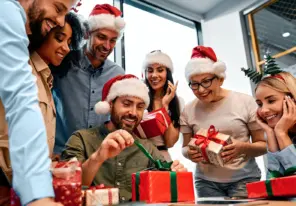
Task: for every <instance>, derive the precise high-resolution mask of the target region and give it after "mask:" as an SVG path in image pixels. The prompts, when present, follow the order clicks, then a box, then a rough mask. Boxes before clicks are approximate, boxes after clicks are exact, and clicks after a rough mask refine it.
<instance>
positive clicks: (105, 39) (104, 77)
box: [52, 4, 125, 154]
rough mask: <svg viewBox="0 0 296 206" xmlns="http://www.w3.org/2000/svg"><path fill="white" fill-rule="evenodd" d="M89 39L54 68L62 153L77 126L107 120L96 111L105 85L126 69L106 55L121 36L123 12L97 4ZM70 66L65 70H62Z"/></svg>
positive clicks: (57, 145)
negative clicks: (95, 106) (95, 108)
mask: <svg viewBox="0 0 296 206" xmlns="http://www.w3.org/2000/svg"><path fill="white" fill-rule="evenodd" d="M87 22H88V25H89V32H88V39H87V42H86V44H85V45H84V47H83V48H82V49H81V50H80V51H74V52H70V54H69V55H68V56H67V57H66V58H65V60H64V61H63V62H62V64H61V65H60V66H59V67H56V68H52V70H53V75H54V77H55V78H54V91H53V95H54V99H55V103H56V109H57V124H56V125H57V127H56V139H55V149H54V152H55V153H56V154H60V153H61V152H62V150H63V149H64V146H65V144H66V142H67V140H68V138H69V137H70V135H71V134H72V133H73V132H75V131H76V130H78V129H86V128H92V127H93V126H96V125H100V124H102V123H104V122H105V121H107V120H108V118H109V115H96V114H95V111H94V105H95V103H96V102H98V101H99V100H100V99H101V95H102V88H103V85H104V84H105V83H106V82H107V81H108V80H109V79H111V78H113V77H115V76H117V75H119V74H124V73H125V72H124V70H123V69H122V68H121V67H120V66H118V65H117V64H115V63H114V62H112V61H110V60H108V59H107V57H108V56H109V55H110V53H111V52H112V51H113V48H114V47H115V44H116V42H117V40H118V39H119V38H120V37H121V35H122V33H123V29H124V27H125V22H124V20H123V19H122V18H121V12H120V11H119V10H118V9H117V8H116V7H113V6H111V5H109V4H103V5H99V4H98V5H96V6H95V7H94V8H93V10H92V12H91V13H90V16H89V18H88V21H87ZM66 70H68V72H67V73H66V74H60V72H64V71H66Z"/></svg>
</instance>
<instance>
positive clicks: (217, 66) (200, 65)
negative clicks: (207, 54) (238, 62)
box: [185, 58, 226, 82]
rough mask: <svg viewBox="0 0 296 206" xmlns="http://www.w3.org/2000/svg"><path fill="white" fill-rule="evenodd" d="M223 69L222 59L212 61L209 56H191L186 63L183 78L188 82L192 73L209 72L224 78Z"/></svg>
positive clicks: (224, 67)
mask: <svg viewBox="0 0 296 206" xmlns="http://www.w3.org/2000/svg"><path fill="white" fill-rule="evenodd" d="M225 71H226V65H225V63H224V62H222V61H217V62H214V61H213V60H211V59H209V58H193V59H191V60H190V61H189V62H188V63H187V65H186V68H185V78H186V80H187V81H188V82H189V80H190V77H192V76H193V75H197V74H206V73H211V74H216V75H217V76H218V77H220V78H224V79H225V77H226V74H225Z"/></svg>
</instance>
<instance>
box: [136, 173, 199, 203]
mask: <svg viewBox="0 0 296 206" xmlns="http://www.w3.org/2000/svg"><path fill="white" fill-rule="evenodd" d="M132 201H144V202H146V203H168V202H194V188H193V177H192V172H169V171H143V172H137V173H134V174H132Z"/></svg>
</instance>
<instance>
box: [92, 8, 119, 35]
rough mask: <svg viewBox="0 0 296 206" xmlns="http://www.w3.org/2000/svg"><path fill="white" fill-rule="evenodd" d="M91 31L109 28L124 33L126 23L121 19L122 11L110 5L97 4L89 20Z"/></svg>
mask: <svg viewBox="0 0 296 206" xmlns="http://www.w3.org/2000/svg"><path fill="white" fill-rule="evenodd" d="M88 24H89V27H90V31H95V30H97V29H102V28H107V29H111V30H114V31H117V32H118V33H122V32H123V30H124V27H125V22H124V20H123V18H121V11H119V10H118V9H117V8H116V7H114V6H111V5H109V4H97V5H96V6H95V7H94V8H93V10H92V12H91V13H90V15H89V18H88Z"/></svg>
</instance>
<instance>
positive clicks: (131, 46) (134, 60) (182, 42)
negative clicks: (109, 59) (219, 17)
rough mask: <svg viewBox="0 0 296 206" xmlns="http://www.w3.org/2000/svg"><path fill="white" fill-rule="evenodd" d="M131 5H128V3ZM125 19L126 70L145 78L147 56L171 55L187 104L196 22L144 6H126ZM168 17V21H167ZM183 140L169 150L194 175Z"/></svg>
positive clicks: (175, 74)
mask: <svg viewBox="0 0 296 206" xmlns="http://www.w3.org/2000/svg"><path fill="white" fill-rule="evenodd" d="M125 2H128V1H125ZM123 13H124V19H125V21H126V22H127V26H126V29H125V33H124V38H125V70H126V73H130V74H134V75H136V76H138V77H139V78H141V76H142V75H141V71H142V63H143V61H144V58H145V56H146V54H147V53H149V52H151V51H153V50H161V51H163V52H165V53H167V54H168V55H169V56H170V57H171V59H172V61H173V64H174V73H173V78H174V81H175V82H176V81H179V84H178V89H177V94H178V96H180V97H182V98H183V100H184V101H185V102H186V103H187V102H189V101H190V100H192V99H194V98H195V96H194V94H193V93H192V91H191V89H190V88H189V86H188V83H187V81H186V79H185V66H186V64H187V62H188V61H189V60H190V57H191V52H192V49H193V47H195V46H197V45H198V41H197V32H196V29H195V25H194V23H193V22H191V21H188V20H185V19H180V17H178V18H175V19H174V20H171V19H170V18H168V16H165V15H160V12H159V11H157V10H155V9H151V8H147V7H145V8H143V5H141V6H137V5H131V4H127V3H125V4H124V6H123ZM165 17H166V18H165ZM182 142H183V137H182V135H180V138H179V141H178V142H177V143H176V144H175V145H174V147H173V148H170V149H169V152H170V155H171V157H172V159H178V160H181V161H182V163H183V164H184V165H185V167H187V168H188V169H189V170H190V171H192V172H193V171H194V170H195V164H194V163H192V162H191V161H189V160H188V159H186V158H184V157H183V155H182Z"/></svg>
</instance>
